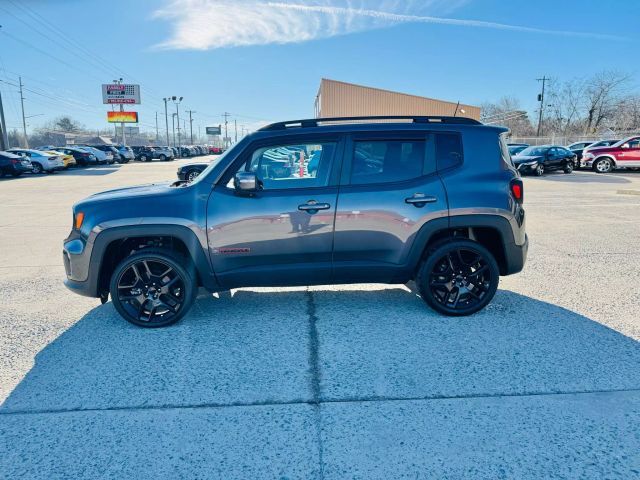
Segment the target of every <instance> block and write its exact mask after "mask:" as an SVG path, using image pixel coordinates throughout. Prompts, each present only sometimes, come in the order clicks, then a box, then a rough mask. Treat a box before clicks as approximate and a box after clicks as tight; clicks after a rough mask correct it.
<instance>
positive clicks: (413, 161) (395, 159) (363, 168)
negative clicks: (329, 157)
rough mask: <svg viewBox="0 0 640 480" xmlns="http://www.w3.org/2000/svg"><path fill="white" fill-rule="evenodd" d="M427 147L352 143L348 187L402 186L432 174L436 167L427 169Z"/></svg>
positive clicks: (416, 143)
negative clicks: (390, 184)
mask: <svg viewBox="0 0 640 480" xmlns="http://www.w3.org/2000/svg"><path fill="white" fill-rule="evenodd" d="M426 143H427V142H426V140H423V139H415V140H371V141H355V142H354V148H353V157H352V161H351V184H352V185H362V184H372V183H391V182H401V181H405V180H411V179H413V178H418V177H421V176H422V175H425V174H427V173H432V172H433V171H435V165H432V166H430V167H427V145H426ZM431 160H432V162H433V159H431ZM427 170H431V171H427Z"/></svg>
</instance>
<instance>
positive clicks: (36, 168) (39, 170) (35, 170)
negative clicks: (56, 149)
mask: <svg viewBox="0 0 640 480" xmlns="http://www.w3.org/2000/svg"><path fill="white" fill-rule="evenodd" d="M31 165H33V173H35V174H40V173H42V172H43V168H42V165H40V164H39V163H38V162H33V163H32V164H31Z"/></svg>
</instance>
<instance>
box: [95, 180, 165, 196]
mask: <svg viewBox="0 0 640 480" xmlns="http://www.w3.org/2000/svg"><path fill="white" fill-rule="evenodd" d="M172 183H173V182H162V183H149V184H146V185H137V186H135V187H125V188H116V189H115V190H107V191H105V192H100V193H94V194H93V195H91V196H90V197H89V198H87V200H115V199H119V198H125V197H127V198H131V197H146V196H151V195H159V194H163V193H167V191H169V189H170V188H171V184H172Z"/></svg>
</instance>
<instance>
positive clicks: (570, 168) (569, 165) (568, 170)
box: [564, 162, 573, 173]
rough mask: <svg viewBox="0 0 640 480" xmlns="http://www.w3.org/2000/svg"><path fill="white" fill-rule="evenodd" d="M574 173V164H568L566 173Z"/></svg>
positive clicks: (565, 168) (565, 167)
mask: <svg viewBox="0 0 640 480" xmlns="http://www.w3.org/2000/svg"><path fill="white" fill-rule="evenodd" d="M572 172H573V162H567V164H566V165H565V166H564V173H572Z"/></svg>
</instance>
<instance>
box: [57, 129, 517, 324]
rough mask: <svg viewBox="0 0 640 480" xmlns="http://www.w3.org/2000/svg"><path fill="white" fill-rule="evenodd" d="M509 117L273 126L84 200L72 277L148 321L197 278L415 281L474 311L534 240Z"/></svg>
mask: <svg viewBox="0 0 640 480" xmlns="http://www.w3.org/2000/svg"><path fill="white" fill-rule="evenodd" d="M505 132H506V130H505V129H504V128H499V127H493V126H486V125H482V124H481V123H479V122H477V121H475V120H471V119H468V118H452V117H364V118H328V119H310V120H297V121H291V122H281V123H275V124H272V125H269V126H267V127H264V128H262V129H261V130H259V131H257V132H255V133H253V134H252V135H249V136H247V137H245V138H244V139H243V140H242V141H240V142H239V143H238V144H236V145H235V146H234V147H233V148H232V149H230V150H228V151H227V152H226V153H225V154H224V155H222V156H221V157H219V158H218V159H217V160H215V161H214V162H212V164H211V165H210V166H209V167H207V169H206V170H204V171H203V172H202V174H201V175H200V176H199V177H198V178H197V179H196V180H195V181H194V182H192V183H186V182H175V183H165V184H153V185H144V186H139V187H132V188H123V189H118V190H111V191H108V192H103V193H99V194H96V195H93V196H91V197H89V198H87V199H85V200H83V201H81V202H79V203H78V204H76V205H75V206H74V208H73V229H72V231H71V234H70V235H69V237H68V238H67V239H66V240H65V241H64V253H63V255H64V264H65V267H66V274H67V280H66V282H65V283H66V285H67V287H69V288H70V289H71V290H73V291H74V292H76V293H79V294H81V295H86V296H90V297H99V298H101V299H102V301H103V302H106V301H107V299H108V297H109V295H110V296H111V299H112V301H113V303H114V305H115V307H116V309H117V310H118V312H119V313H120V314H121V315H122V316H123V317H124V318H125V319H126V320H128V321H130V322H132V323H134V324H136V325H140V326H145V327H161V326H166V325H169V324H172V323H174V322H176V321H178V320H179V319H180V318H182V317H183V316H184V315H185V314H186V313H187V312H188V311H189V309H190V307H191V306H192V304H193V302H194V300H195V298H196V294H197V292H198V289H199V288H200V287H203V288H205V289H207V290H209V291H211V292H215V291H223V290H228V289H231V288H237V287H249V286H284V285H319V284H338V283H360V282H380V283H405V282H408V281H410V280H414V281H415V283H416V285H417V287H418V290H419V292H420V295H421V296H422V298H423V299H424V300H425V302H426V303H427V304H428V305H430V306H431V307H432V308H433V309H435V310H436V311H438V312H441V313H443V314H445V315H468V314H471V313H474V312H476V311H478V310H480V309H482V308H483V307H484V306H485V305H487V303H489V302H490V301H491V299H492V297H493V295H494V294H495V292H496V289H497V287H498V281H499V276H500V275H509V274H512V273H516V272H519V271H520V270H522V268H523V265H524V262H525V259H526V255H527V246H528V241H527V236H526V234H525V212H524V209H523V207H522V201H523V195H524V191H523V185H522V181H521V180H520V177H519V175H518V172H517V170H516V169H515V168H514V166H513V164H512V162H511V157H510V156H509V152H508V150H507V147H506V143H505V140H504V138H503V136H504V135H503V134H504V133H505Z"/></svg>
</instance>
